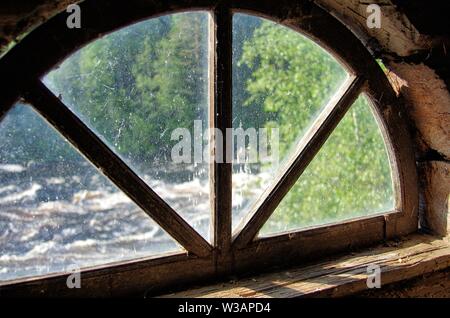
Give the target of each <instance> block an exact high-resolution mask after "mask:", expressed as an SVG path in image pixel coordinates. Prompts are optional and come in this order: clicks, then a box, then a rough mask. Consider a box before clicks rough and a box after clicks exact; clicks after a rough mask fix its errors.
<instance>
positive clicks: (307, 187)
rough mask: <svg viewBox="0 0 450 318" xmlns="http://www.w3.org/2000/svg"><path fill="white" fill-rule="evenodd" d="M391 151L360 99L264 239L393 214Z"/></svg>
mask: <svg viewBox="0 0 450 318" xmlns="http://www.w3.org/2000/svg"><path fill="white" fill-rule="evenodd" d="M394 207H395V199H394V190H393V183H392V177H391V169H390V164H389V157H388V152H387V149H386V147H385V144H384V140H383V137H382V135H381V131H380V129H379V127H378V125H377V122H376V120H375V118H374V116H373V114H372V112H371V109H370V106H369V103H368V101H367V98H366V97H365V96H363V95H361V96H360V97H359V98H358V99H357V100H356V102H355V103H354V105H353V106H352V107H351V108H350V109H349V111H348V112H347V114H346V115H345V117H344V118H343V119H342V121H341V122H340V123H339V125H338V126H337V127H336V128H335V130H334V131H333V132H332V134H331V136H330V137H329V138H328V140H327V141H326V143H325V144H324V145H323V146H322V148H321V150H320V151H319V153H318V154H317V155H316V156H315V157H314V159H313V161H312V162H311V163H310V165H309V166H308V167H307V168H306V170H305V171H304V172H303V174H302V175H301V176H300V178H299V180H297V182H296V183H295V185H294V186H293V187H292V188H291V189H290V190H289V192H288V194H287V195H286V196H285V197H284V198H283V200H282V201H281V202H280V204H279V205H278V207H277V208H276V210H275V211H274V213H273V214H272V216H271V217H270V218H269V220H268V221H267V223H266V224H265V225H264V226H263V227H262V229H261V231H260V236H266V235H273V234H275V233H277V232H286V231H294V230H299V229H302V228H306V227H311V226H319V225H324V224H329V223H336V222H339V221H342V220H347V219H352V218H357V217H365V216H370V215H374V214H377V213H381V212H386V211H393V210H394Z"/></svg>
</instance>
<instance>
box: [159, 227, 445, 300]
mask: <svg viewBox="0 0 450 318" xmlns="http://www.w3.org/2000/svg"><path fill="white" fill-rule="evenodd" d="M371 264H375V265H379V266H380V269H381V288H383V286H386V285H388V284H392V283H396V282H401V281H405V280H408V279H412V278H415V277H418V276H421V275H424V274H427V273H431V272H436V271H439V270H443V269H446V268H448V267H450V240H449V238H436V237H434V236H429V235H425V234H414V235H411V236H408V237H407V238H406V239H403V240H402V241H400V242H389V243H387V244H385V245H383V246H378V247H374V248H371V249H366V250H364V251H363V252H359V253H352V254H351V255H347V256H344V257H339V258H338V259H334V260H327V261H324V262H321V263H318V264H314V265H309V266H300V267H294V268H291V269H289V270H282V271H277V272H273V273H270V274H262V275H258V276H254V277H251V278H245V279H240V280H237V281H231V282H227V283H221V284H215V285H210V286H206V287H200V288H195V289H190V290H187V291H183V292H177V293H173V294H168V295H164V296H162V297H181V298H184V297H208V298H210V297H211V298H212V297H214V298H215V297H218V298H231V297H232V298H235V297H238V298H242V297H244V298H246V297H251V298H253V297H255V298H259V297H283V298H291V297H339V296H346V295H351V294H355V293H358V292H361V291H364V290H368V287H367V277H368V275H369V273H368V272H367V270H368V266H369V265H371Z"/></svg>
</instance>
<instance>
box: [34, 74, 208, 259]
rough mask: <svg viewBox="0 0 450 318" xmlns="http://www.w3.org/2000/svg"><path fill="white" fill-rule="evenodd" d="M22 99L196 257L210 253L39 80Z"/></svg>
mask: <svg viewBox="0 0 450 318" xmlns="http://www.w3.org/2000/svg"><path fill="white" fill-rule="evenodd" d="M25 98H26V100H27V101H29V102H30V103H31V104H32V105H33V106H34V107H35V108H36V110H37V111H38V112H39V113H40V114H41V115H42V116H43V117H44V118H46V119H47V120H48V121H49V122H50V123H51V124H52V125H53V126H55V127H56V128H57V129H58V130H59V132H60V133H61V134H62V135H64V137H66V138H67V139H68V140H69V141H70V142H71V143H72V144H73V145H74V146H75V147H76V148H78V149H79V150H80V151H81V152H82V153H83V154H84V155H85V156H86V157H87V158H88V159H89V160H90V161H91V162H92V163H93V164H94V165H95V166H96V167H97V168H98V169H99V170H100V171H101V172H103V173H104V174H105V175H106V176H107V177H109V178H110V179H111V180H112V181H113V182H114V183H115V184H116V185H117V186H118V187H119V188H120V189H121V190H122V191H123V192H124V193H126V194H127V195H128V196H129V197H130V198H131V199H132V200H133V201H134V202H136V204H138V205H139V206H140V207H141V208H142V210H144V212H145V213H147V214H148V215H149V216H150V217H151V218H152V219H153V220H154V221H155V222H156V223H158V224H159V225H160V226H161V227H162V228H163V229H164V230H165V231H166V232H167V233H168V234H169V235H170V236H172V237H173V238H174V239H175V240H176V241H178V242H179V243H180V244H181V245H183V247H185V248H186V249H187V250H188V251H189V252H191V253H193V254H195V255H198V256H207V255H209V254H210V251H211V246H210V245H209V243H208V242H207V241H206V240H205V239H204V238H203V237H202V236H201V235H200V234H198V233H197V232H196V231H195V230H194V229H193V228H192V227H191V226H190V225H189V224H188V223H187V222H186V221H185V220H184V219H183V218H182V217H181V216H179V215H178V214H177V213H176V212H175V211H174V210H173V209H172V208H171V207H170V206H169V205H168V204H167V203H166V202H165V201H164V200H163V199H161V198H160V197H159V196H158V195H157V194H156V193H155V192H154V191H153V190H152V189H151V188H150V187H149V186H148V185H147V184H146V183H145V182H144V181H143V180H142V179H141V178H139V176H137V175H136V174H135V173H134V172H133V171H132V170H131V169H130V168H129V167H128V166H127V164H125V163H124V162H123V161H122V160H121V159H120V158H119V157H118V156H117V155H116V154H115V153H114V152H113V151H112V150H111V149H110V148H109V147H108V146H106V145H105V144H104V143H103V142H102V141H101V140H100V138H99V137H98V136H97V135H96V134H95V133H93V132H92V131H91V130H90V129H89V128H88V127H87V126H86V125H85V124H84V123H83V122H82V121H81V120H80V119H79V118H78V117H77V116H76V115H75V114H73V113H72V112H71V111H70V110H69V109H68V108H67V107H66V106H65V105H64V104H63V103H62V102H61V101H60V100H59V99H58V98H57V97H56V96H55V95H53V93H52V92H50V91H49V90H48V88H47V87H46V86H45V85H44V84H43V83H42V82H41V81H36V82H35V83H34V85H33V86H31V87H30V88H29V90H28V91H27V92H26V95H25Z"/></svg>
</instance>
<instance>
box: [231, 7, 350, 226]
mask: <svg viewBox="0 0 450 318" xmlns="http://www.w3.org/2000/svg"><path fill="white" fill-rule="evenodd" d="M233 32H234V33H233V35H234V39H233V80H234V82H233V127H234V128H243V129H244V130H247V129H249V128H250V129H252V128H254V129H255V130H256V132H257V133H258V132H259V129H260V128H263V129H267V131H266V133H267V134H268V135H269V136H268V138H267V140H268V142H267V143H268V145H269V148H270V142H271V141H272V140H273V139H271V137H270V133H271V131H272V130H271V129H273V128H276V129H277V130H278V135H279V147H278V150H277V153H278V160H271V155H274V153H269V160H271V161H269V162H263V161H262V160H261V159H262V158H261V156H259V157H258V162H251V163H247V162H244V163H235V164H234V166H233V228H236V226H237V225H238V224H239V221H241V219H242V218H243V217H245V216H246V214H247V213H249V210H251V209H252V208H253V209H254V208H256V207H257V206H258V204H260V203H261V202H259V200H261V199H264V191H265V190H267V189H268V188H269V186H271V185H273V182H274V181H275V178H274V177H277V176H279V175H281V174H282V173H283V172H284V170H285V169H286V167H287V165H288V164H289V161H290V160H291V159H292V157H293V155H294V153H295V151H296V149H297V148H298V145H297V144H298V142H299V140H300V138H301V137H302V136H303V135H304V133H305V131H306V130H307V128H309V127H310V126H311V124H312V123H313V122H314V120H315V119H316V118H317V116H318V115H319V114H320V113H321V111H322V110H323V107H324V106H325V105H326V104H327V103H328V102H329V100H330V99H331V97H332V96H333V95H334V94H335V93H336V92H337V91H338V90H339V88H340V87H341V86H342V85H343V84H344V82H345V81H346V80H347V79H348V74H347V72H346V71H345V69H344V68H343V67H342V66H341V65H340V64H339V63H338V62H337V61H336V60H335V59H334V58H333V57H332V56H331V55H329V54H328V53H327V52H326V51H325V50H323V49H322V48H321V47H319V46H318V45H317V44H315V43H314V42H312V41H311V40H309V39H307V38H305V37H304V36H302V35H300V34H299V33H298V32H295V31H293V30H291V29H288V28H287V27H283V26H280V25H279V24H276V23H274V22H271V21H269V20H266V19H262V18H259V17H255V16H250V15H245V14H235V15H234V16H233ZM257 137H262V136H260V135H258V136H257ZM261 141H262V139H259V138H258V146H261ZM244 151H245V150H244ZM236 152H237V153H239V152H241V149H236ZM249 152H250V150H249V149H247V154H248V153H249ZM259 154H261V152H259ZM272 159H274V157H272Z"/></svg>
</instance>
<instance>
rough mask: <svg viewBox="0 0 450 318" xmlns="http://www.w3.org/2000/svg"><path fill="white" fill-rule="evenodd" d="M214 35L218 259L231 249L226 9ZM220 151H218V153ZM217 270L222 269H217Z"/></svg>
mask: <svg viewBox="0 0 450 318" xmlns="http://www.w3.org/2000/svg"><path fill="white" fill-rule="evenodd" d="M213 20H214V30H213V33H214V35H215V41H214V42H215V47H214V51H215V58H214V70H215V74H214V75H215V76H214V79H215V81H214V82H215V84H214V86H215V99H214V127H215V128H217V129H219V130H220V131H221V132H222V135H223V145H216V148H215V152H214V154H215V159H216V160H215V162H214V176H215V178H214V193H215V198H216V200H215V205H214V225H215V231H214V246H215V247H216V248H217V251H218V253H219V255H218V257H219V260H218V262H219V263H220V262H221V255H223V254H226V253H228V251H229V250H230V247H231V217H232V214H231V211H232V210H231V207H232V205H231V190H232V185H231V178H232V163H231V158H230V157H229V156H230V154H231V145H232V140H231V137H232V136H230V135H229V134H228V133H227V130H229V128H232V97H231V93H232V92H231V89H232V14H231V11H230V9H229V8H228V7H227V5H226V4H225V5H219V6H217V7H216V8H215V10H214V13H213ZM217 147H220V148H221V149H218V148H217ZM219 267H224V266H220V265H219ZM219 270H220V268H219Z"/></svg>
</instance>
